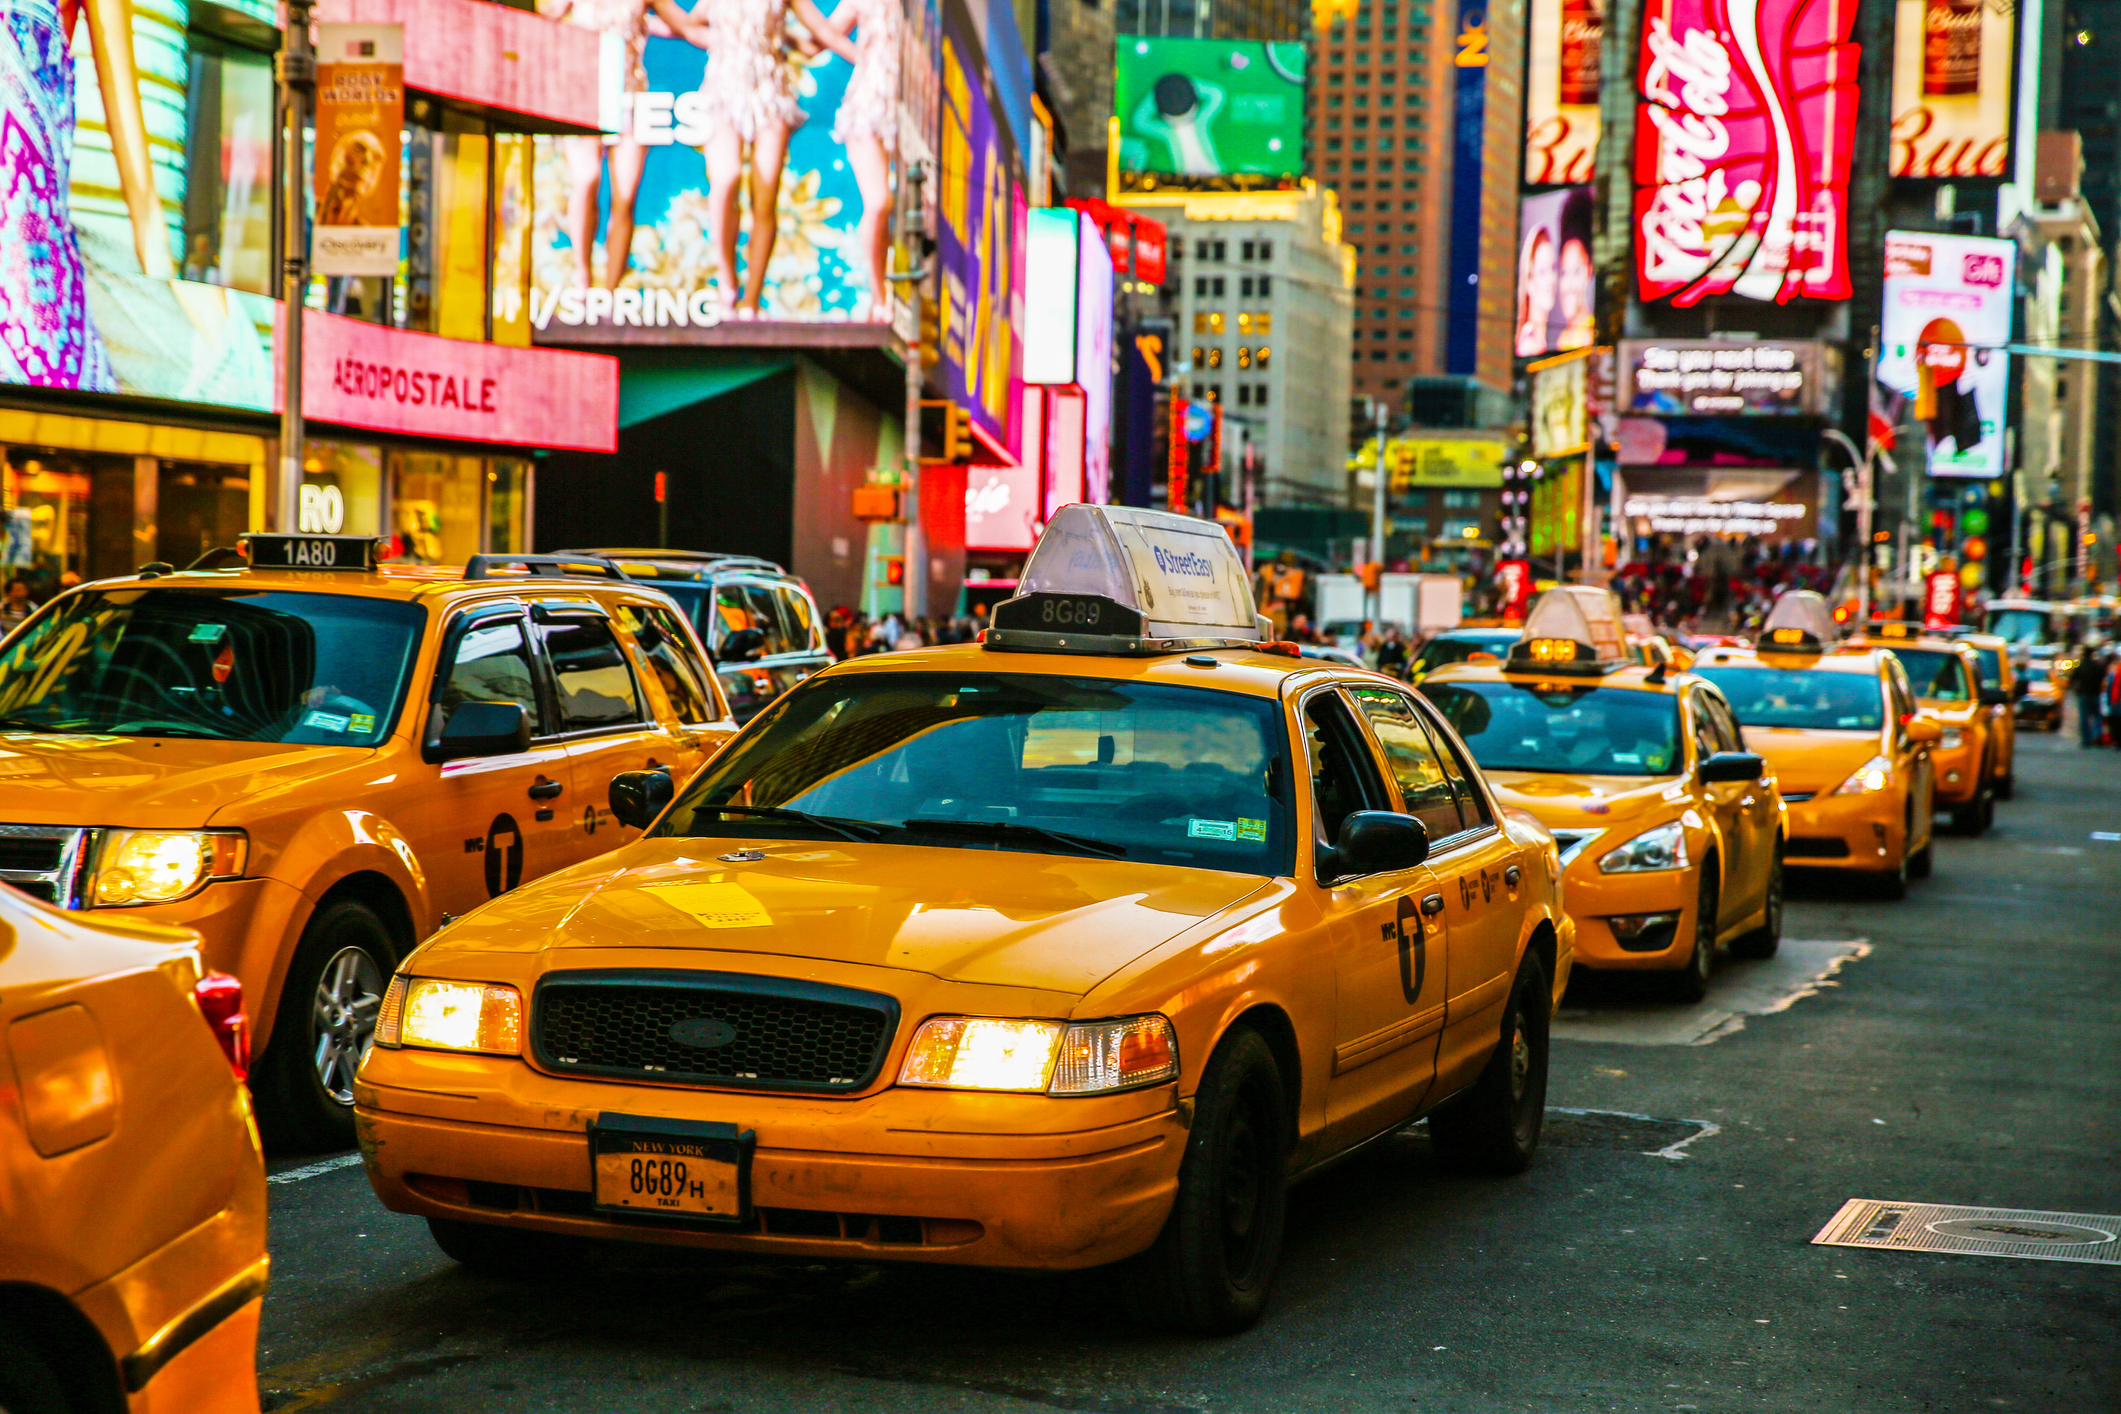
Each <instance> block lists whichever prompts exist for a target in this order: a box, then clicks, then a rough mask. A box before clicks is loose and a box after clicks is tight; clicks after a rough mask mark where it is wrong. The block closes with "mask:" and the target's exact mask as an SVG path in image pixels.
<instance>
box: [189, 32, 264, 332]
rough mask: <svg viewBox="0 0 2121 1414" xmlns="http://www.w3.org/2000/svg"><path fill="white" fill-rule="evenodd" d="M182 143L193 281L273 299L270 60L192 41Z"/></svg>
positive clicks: (196, 38) (202, 39) (202, 40)
mask: <svg viewBox="0 0 2121 1414" xmlns="http://www.w3.org/2000/svg"><path fill="white" fill-rule="evenodd" d="M192 45H193V47H192V52H191V74H190V93H189V96H188V102H189V111H188V112H187V114H186V119H185V122H186V129H187V131H186V133H185V139H184V152H185V163H186V167H187V171H186V174H185V188H184V259H183V275H184V278H185V279H187V280H201V281H204V282H206V283H207V284H210V285H226V286H228V287H229V288H231V289H238V290H250V291H252V292H253V293H256V294H271V293H272V292H273V289H272V284H273V279H272V197H273V139H274V127H275V124H274V121H273V73H272V59H271V56H269V55H265V54H253V53H251V52H249V51H248V50H244V49H238V48H233V47H230V46H227V45H223V44H221V43H219V42H218V41H216V40H213V39H209V38H206V37H204V36H199V35H194V36H193V39H192Z"/></svg>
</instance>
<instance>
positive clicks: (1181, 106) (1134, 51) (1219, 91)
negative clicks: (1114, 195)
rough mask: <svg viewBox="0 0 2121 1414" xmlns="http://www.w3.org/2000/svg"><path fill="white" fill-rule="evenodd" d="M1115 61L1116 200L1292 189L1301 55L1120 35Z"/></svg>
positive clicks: (1258, 46)
mask: <svg viewBox="0 0 2121 1414" xmlns="http://www.w3.org/2000/svg"><path fill="white" fill-rule="evenodd" d="M1118 58H1119V66H1118V82H1117V84H1116V85H1115V87H1114V89H1113V98H1112V105H1113V111H1114V113H1115V114H1116V115H1117V117H1118V119H1119V156H1118V161H1119V175H1120V187H1121V189H1122V190H1128V191H1133V190H1140V191H1153V190H1155V189H1156V188H1157V187H1159V186H1163V187H1185V188H1191V189H1196V190H1211V191H1212V190H1228V189H1259V188H1273V187H1293V186H1295V185H1296V183H1297V181H1298V179H1299V178H1301V177H1302V176H1303V148H1304V126H1303V125H1304V47H1303V45H1301V44H1274V43H1268V42H1265V41H1262V40H1256V39H1247V40H1230V39H1163V38H1159V37H1157V36H1154V35H1139V34H1123V35H1121V36H1119V42H1118Z"/></svg>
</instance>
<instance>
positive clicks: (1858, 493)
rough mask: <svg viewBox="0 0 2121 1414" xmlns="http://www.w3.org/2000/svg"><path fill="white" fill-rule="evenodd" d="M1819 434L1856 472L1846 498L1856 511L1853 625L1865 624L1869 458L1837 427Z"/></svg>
mask: <svg viewBox="0 0 2121 1414" xmlns="http://www.w3.org/2000/svg"><path fill="white" fill-rule="evenodd" d="M1822 435H1823V436H1825V437H1826V438H1827V439H1828V440H1829V441H1831V442H1833V443H1834V445H1835V446H1837V447H1839V448H1841V450H1843V451H1844V452H1847V453H1848V454H1849V461H1850V462H1851V463H1852V464H1853V470H1854V471H1855V473H1856V486H1855V490H1854V492H1853V493H1852V494H1851V496H1850V498H1849V499H1850V500H1852V501H1854V502H1855V509H1856V544H1857V549H1856V622H1857V623H1859V624H1867V623H1869V622H1870V621H1871V500H1872V497H1871V458H1870V456H1869V455H1867V454H1866V453H1863V452H1859V451H1857V450H1856V443H1855V441H1854V440H1853V439H1851V438H1850V436H1849V435H1848V433H1846V432H1843V431H1842V430H1841V429H1840V428H1838V427H1829V428H1827V429H1825V431H1824V433H1823V434H1822ZM1844 504H1846V503H1845V502H1844Z"/></svg>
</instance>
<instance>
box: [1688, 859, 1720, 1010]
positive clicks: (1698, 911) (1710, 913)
mask: <svg viewBox="0 0 2121 1414" xmlns="http://www.w3.org/2000/svg"><path fill="white" fill-rule="evenodd" d="M1716 902H1717V901H1716V881H1715V880H1714V879H1712V878H1710V877H1709V875H1708V871H1707V870H1706V869H1704V870H1703V871H1702V875H1701V899H1700V901H1699V902H1698V903H1697V904H1696V905H1695V917H1694V956H1693V957H1692V958H1691V959H1689V960H1688V962H1687V968H1688V970H1689V971H1691V972H1692V973H1693V974H1694V976H1695V977H1696V978H1698V979H1700V981H1701V984H1702V985H1703V986H1707V985H1708V980H1709V972H1710V970H1711V969H1712V968H1713V967H1714V966H1715V960H1716V911H1717V909H1716Z"/></svg>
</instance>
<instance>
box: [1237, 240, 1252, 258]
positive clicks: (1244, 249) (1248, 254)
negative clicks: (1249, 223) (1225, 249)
mask: <svg viewBox="0 0 2121 1414" xmlns="http://www.w3.org/2000/svg"><path fill="white" fill-rule="evenodd" d="M1251 258H1252V242H1250V241H1246V242H1245V243H1244V244H1243V245H1242V246H1239V247H1238V259H1240V260H1250V259H1251Z"/></svg>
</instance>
